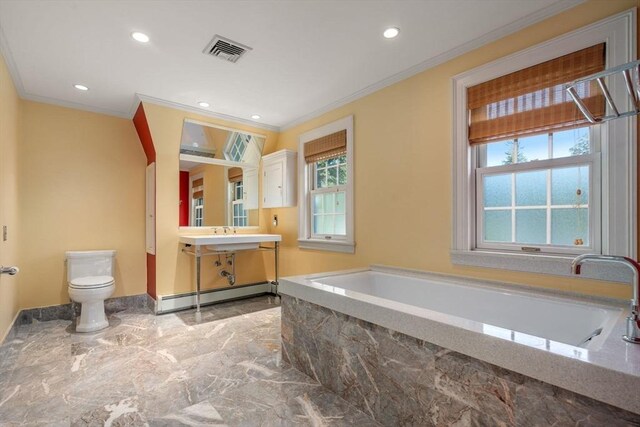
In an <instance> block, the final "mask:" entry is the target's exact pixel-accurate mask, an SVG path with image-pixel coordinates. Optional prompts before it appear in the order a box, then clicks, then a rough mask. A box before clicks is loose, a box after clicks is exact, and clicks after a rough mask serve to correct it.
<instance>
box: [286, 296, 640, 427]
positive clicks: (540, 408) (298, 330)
mask: <svg viewBox="0 0 640 427" xmlns="http://www.w3.org/2000/svg"><path fill="white" fill-rule="evenodd" d="M282 345H283V350H282V352H283V358H284V359H285V360H287V361H289V362H290V363H291V364H292V365H293V366H294V367H295V368H297V369H299V370H300V371H301V372H303V373H305V374H307V375H309V376H310V377H311V378H314V379H316V380H317V381H318V382H320V383H321V384H322V385H324V386H325V387H327V388H328V389H330V390H332V391H333V392H334V393H336V394H338V395H339V396H340V397H342V398H344V399H345V400H347V401H349V402H351V403H353V404H354V405H355V406H356V407H358V408H359V409H360V410H362V411H363V412H365V413H367V414H369V415H370V416H371V417H372V418H373V419H375V420H376V421H378V422H379V423H381V424H382V425H398V426H400V425H452V424H456V423H461V424H464V425H505V426H534V425H552V424H553V425H578V424H582V423H586V424H589V425H607V426H627V425H636V424H638V423H640V414H634V413H631V412H628V411H625V410H623V409H619V408H616V407H614V406H611V405H607V404H605V403H601V402H598V401H596V400H593V399H590V398H588V397H585V396H581V395H579V394H576V393H573V392H571V391H568V390H565V389H562V388H559V387H556V386H553V385H551V384H547V383H544V382H541V381H538V380H535V379H533V378H531V377H528V376H525V375H521V374H518V373H516V372H513V371H510V370H507V369H503V368H500V367H498V366H495V365H492V364H490V363H486V362H483V361H481V360H479V359H475V358H473V357H469V356H466V355H464V354H462V353H458V352H455V351H452V350H449V349H446V348H444V347H441V346H438V345H435V344H432V343H429V342H427V341H424V340H420V339H417V338H413V337H410V336H408V335H405V334H402V333H399V332H395V331H393V330H391V329H387V328H385V327H382V326H378V325H375V324H373V323H369V322H366V321H363V320H359V319H356V318H354V317H351V316H347V315H345V314H342V313H340V312H337V311H334V310H330V309H328V308H325V307H322V306H319V305H316V304H313V303H310V302H307V301H304V300H301V299H299V298H294V297H291V296H287V295H283V297H282ZM634 396H636V397H637V393H634Z"/></svg>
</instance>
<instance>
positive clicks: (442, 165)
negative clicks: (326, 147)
mask: <svg viewBox="0 0 640 427" xmlns="http://www.w3.org/2000/svg"><path fill="white" fill-rule="evenodd" d="M637 3H638V2H637V1H636V0H608V1H590V2H588V3H585V4H582V5H580V6H577V7H575V8H574V9H571V10H570V11H568V12H565V13H563V14H560V15H556V16H554V17H552V18H550V19H547V20H545V21H543V22H541V23H538V24H536V25H533V26H531V27H528V28H526V29H524V30H522V31H519V32H517V33H515V34H513V35H511V36H508V37H505V38H503V39H501V40H499V41H497V42H494V43H491V44H489V45H487V46H484V47H482V48H479V49H477V50H474V51H472V52H470V53H468V54H465V55H462V56H460V57H458V58H455V59H453V60H451V61H449V62H447V63H445V64H442V65H440V66H438V67H435V68H432V69H429V70H427V71H425V72H422V73H420V74H418V75H416V76H414V77H412V78H409V79H407V80H404V81H401V82H399V83H397V84H394V85H392V86H389V87H387V88H385V89H382V90H380V91H378V92H375V93H373V94H371V95H369V96H367V97H364V98H361V99H359V100H356V101H354V102H352V103H350V104H348V105H345V106H343V107H340V108H338V109H336V110H333V111H331V112H329V113H326V114H324V115H322V116H321V117H318V118H316V119H314V120H311V121H309V122H306V123H304V124H302V125H299V126H296V127H294V128H292V129H289V130H286V131H284V132H283V133H281V135H280V137H279V140H278V147H277V148H278V149H283V148H288V149H292V150H296V151H298V136H299V135H300V134H301V133H303V132H306V131H308V130H310V129H313V128H316V127H318V126H321V125H324V124H326V123H330V122H332V121H334V120H337V119H339V118H342V117H345V116H347V115H350V114H353V115H354V126H355V129H354V138H355V141H354V150H355V154H354V158H355V165H354V168H355V181H354V184H355V227H356V228H355V238H356V253H355V254H353V255H347V254H337V253H331V252H322V251H311V250H300V249H298V248H297V242H296V239H297V230H298V228H297V227H298V221H297V209H295V208H290V209H277V210H276V209H273V210H272V213H277V214H278V216H279V220H280V224H279V226H278V227H277V228H270V231H271V232H274V233H281V234H283V239H284V241H283V246H284V248H283V251H282V257H281V260H282V262H281V269H282V275H284V276H286V275H294V274H303V273H311V272H320V271H328V270H339V269H344V268H353V267H364V266H368V265H370V264H386V265H393V266H399V267H405V268H414V269H420V270H428V271H435V272H441V273H447V274H456V275H463V276H471V277H477V278H484V279H493V280H500V281H505V282H514V283H521V284H528V285H534V286H540V287H549V288H557V289H561V290H567V291H577V292H584V293H590V294H598V295H609V296H613V297H628V296H629V295H630V289H629V286H627V285H624V284H605V283H603V282H597V281H587V280H580V279H569V278H553V277H550V276H545V275H537V274H525V273H516V272H511V271H506V270H493V269H483V268H471V267H461V266H454V265H452V264H451V262H450V259H449V249H450V247H451V227H452V210H451V203H452V191H451V188H452V183H451V162H452V157H451V151H452V150H451V147H452V141H451V129H452V116H451V109H452V100H451V92H452V90H451V78H452V77H453V76H455V75H456V74H459V73H462V72H464V71H467V70H469V69H472V68H474V67H477V66H480V65H482V64H485V63H488V62H491V61H493V60H496V59H498V58H501V57H503V56H505V55H509V54H512V53H514V52H517V51H520V50H522V49H525V48H527V47H530V46H533V45H535V44H538V43H540V42H543V41H545V40H548V39H551V38H553V37H555V36H558V35H561V34H563V33H565V32H568V31H571V30H574V29H576V28H579V27H582V26H585V25H587V24H590V23H592V22H595V21H597V20H599V19H602V18H605V17H607V16H609V15H612V14H614V13H617V12H622V11H624V10H627V9H629V8H631V7H635V6H636V5H637ZM382 153H383V154H382Z"/></svg>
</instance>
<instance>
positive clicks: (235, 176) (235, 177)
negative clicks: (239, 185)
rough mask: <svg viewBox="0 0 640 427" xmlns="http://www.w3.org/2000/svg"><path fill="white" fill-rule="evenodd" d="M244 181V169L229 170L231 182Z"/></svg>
mask: <svg viewBox="0 0 640 427" xmlns="http://www.w3.org/2000/svg"><path fill="white" fill-rule="evenodd" d="M240 181H242V168H229V182H240Z"/></svg>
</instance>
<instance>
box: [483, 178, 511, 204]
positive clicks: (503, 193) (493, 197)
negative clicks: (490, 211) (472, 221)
mask: <svg viewBox="0 0 640 427" xmlns="http://www.w3.org/2000/svg"><path fill="white" fill-rule="evenodd" d="M483 191H484V206H485V207H487V208H493V207H502V206H511V174H505V175H491V176H485V177H484V178H483Z"/></svg>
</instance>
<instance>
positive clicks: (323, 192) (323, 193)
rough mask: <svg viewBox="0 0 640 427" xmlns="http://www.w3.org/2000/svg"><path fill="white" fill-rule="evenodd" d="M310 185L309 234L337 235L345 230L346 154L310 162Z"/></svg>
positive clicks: (340, 236) (342, 236)
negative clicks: (311, 175)
mask: <svg viewBox="0 0 640 427" xmlns="http://www.w3.org/2000/svg"><path fill="white" fill-rule="evenodd" d="M309 172H310V173H311V174H313V177H311V179H310V182H311V183H312V188H311V191H310V193H311V213H310V214H311V237H312V238H314V239H327V240H328V239H341V238H344V237H345V236H346V234H347V216H346V211H345V207H346V201H347V156H346V154H342V155H338V156H335V157H330V158H328V159H325V160H318V161H317V162H313V163H312V164H311V166H310V167H309Z"/></svg>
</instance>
